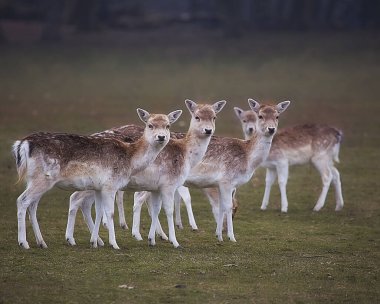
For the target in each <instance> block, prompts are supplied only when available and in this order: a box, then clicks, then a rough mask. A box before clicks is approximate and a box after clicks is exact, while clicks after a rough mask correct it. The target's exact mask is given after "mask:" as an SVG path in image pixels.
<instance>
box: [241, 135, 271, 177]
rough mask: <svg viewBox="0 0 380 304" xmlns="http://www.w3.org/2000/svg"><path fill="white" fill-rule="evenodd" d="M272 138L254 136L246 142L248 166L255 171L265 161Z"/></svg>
mask: <svg viewBox="0 0 380 304" xmlns="http://www.w3.org/2000/svg"><path fill="white" fill-rule="evenodd" d="M272 140H273V136H264V135H261V134H257V133H256V134H255V135H253V136H252V137H251V138H250V139H248V140H247V144H248V151H249V153H248V155H249V156H248V166H249V167H251V168H252V170H255V169H256V168H257V167H258V166H260V164H261V163H262V162H263V161H265V160H266V158H267V157H268V155H269V151H270V148H271V145H272Z"/></svg>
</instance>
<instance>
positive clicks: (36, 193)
mask: <svg viewBox="0 0 380 304" xmlns="http://www.w3.org/2000/svg"><path fill="white" fill-rule="evenodd" d="M37 184H38V185H39V187H38V188H36V187H33V184H28V185H27V188H26V190H25V191H24V192H23V193H22V194H21V195H20V196H19V197H18V198H17V223H18V237H17V238H18V244H19V245H20V246H21V247H22V248H24V249H29V244H28V242H27V240H26V223H25V217H26V211H27V210H28V208H29V206H30V205H33V206H32V210H31V213H30V217H31V222H32V225H33V231H34V233H35V237H36V240H37V244H38V245H40V246H41V245H42V246H43V247H44V246H46V244H45V242H44V240H43V239H42V235H41V232H40V228H39V226H38V222H37V206H38V203H39V201H40V199H41V197H42V195H43V194H44V193H45V192H46V191H48V190H49V189H51V188H52V187H53V185H52V184H46V183H44V182H41V183H37ZM36 232H37V233H36Z"/></svg>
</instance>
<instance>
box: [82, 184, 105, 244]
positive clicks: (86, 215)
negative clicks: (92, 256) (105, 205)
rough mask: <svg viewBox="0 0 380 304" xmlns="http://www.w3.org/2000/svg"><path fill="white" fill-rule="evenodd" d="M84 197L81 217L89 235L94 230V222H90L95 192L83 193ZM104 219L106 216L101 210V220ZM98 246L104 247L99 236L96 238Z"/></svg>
mask: <svg viewBox="0 0 380 304" xmlns="http://www.w3.org/2000/svg"><path fill="white" fill-rule="evenodd" d="M84 195H85V196H83V198H82V203H81V210H82V215H83V219H84V221H85V223H86V225H87V228H88V230H89V231H90V233H92V231H93V230H94V227H95V224H94V221H93V220H92V216H91V208H92V205H93V204H94V202H95V192H94V191H85V192H84ZM104 217H106V215H104V209H103V218H104ZM98 245H99V246H101V247H103V246H104V242H103V240H102V239H101V238H100V236H98Z"/></svg>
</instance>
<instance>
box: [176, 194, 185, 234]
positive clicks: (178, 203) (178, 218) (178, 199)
mask: <svg viewBox="0 0 380 304" xmlns="http://www.w3.org/2000/svg"><path fill="white" fill-rule="evenodd" d="M174 206H175V208H174V209H175V225H176V226H177V228H178V229H183V225H182V219H181V196H180V194H179V192H178V190H177V191H176V192H175V193H174Z"/></svg>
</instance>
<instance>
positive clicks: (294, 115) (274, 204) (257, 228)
mask: <svg viewBox="0 0 380 304" xmlns="http://www.w3.org/2000/svg"><path fill="white" fill-rule="evenodd" d="M376 34H378V33H366V32H357V33H325V34H319V33H301V32H300V33H286V32H283V33H271V32H267V33H260V34H259V33H257V34H254V35H252V36H250V37H246V38H244V39H241V40H224V39H222V38H220V37H218V36H217V35H214V34H211V33H207V32H206V33H205V32H203V33H197V35H192V34H189V33H187V32H184V33H182V32H179V31H174V30H173V32H168V33H165V34H164V35H163V34H162V33H154V32H153V33H148V32H141V33H139V34H129V35H127V36H126V37H123V38H121V39H118V38H117V37H109V36H107V37H101V38H102V41H103V42H101V43H99V42H95V41H93V40H90V41H83V40H84V39H83V40H81V38H80V37H78V38H73V39H71V40H70V41H68V42H67V43H66V44H64V45H54V46H44V45H34V46H30V45H28V46H27V45H18V46H15V45H13V46H3V47H2V48H0V66H1V69H0V177H1V183H0V197H1V199H0V223H1V224H0V240H1V242H0V259H1V264H0V265H1V266H0V267H1V271H0V303H79V302H81V303H88V302H90V301H91V302H92V303H147V302H151V303H206V302H210V303H279V302H285V303H326V302H332V303H376V302H380V288H379V287H380V273H379V270H380V262H379V261H380V205H379V204H380V174H379V172H380V162H379V151H380V150H379V148H380V135H379V134H380V133H379V132H380V119H379V115H380V97H379V96H380V86H379V79H380V41H379V39H378V35H376ZM173 36H175V37H177V38H175V39H173V38H170V37H173ZM195 36H196V37H195ZM248 97H252V98H254V99H257V100H259V101H276V102H277V101H282V100H288V99H289V100H291V101H292V104H291V106H290V108H289V109H288V110H287V112H286V113H284V114H283V115H282V117H281V122H280V126H281V127H284V126H290V125H293V124H297V123H304V122H320V123H329V124H333V125H335V126H337V127H340V128H342V129H343V130H344V141H343V144H342V146H341V153H340V159H341V163H340V164H339V166H338V168H339V170H340V173H341V178H342V184H343V195H344V198H345V206H344V209H343V211H341V212H338V213H337V212H334V207H335V202H334V198H333V191H330V193H329V195H328V198H327V202H326V206H325V207H324V209H322V211H321V212H319V213H315V212H312V208H313V206H314V204H315V202H316V199H317V197H318V195H319V191H320V189H321V182H320V179H319V176H318V174H317V173H316V171H315V170H314V168H312V167H311V166H302V167H294V168H291V170H290V179H289V183H288V198H289V212H288V214H286V215H283V214H280V212H279V209H280V206H279V198H280V197H279V191H278V189H277V188H276V187H274V188H273V192H272V196H271V203H270V205H269V210H268V211H266V212H261V211H260V209H259V207H260V203H261V198H262V195H263V190H264V189H263V186H264V171H263V170H258V172H257V174H256V177H255V178H254V179H253V182H252V183H249V184H246V185H245V186H243V187H241V188H240V190H239V192H238V199H239V202H240V207H239V211H238V214H237V217H236V218H235V221H234V228H235V235H236V238H237V240H238V242H237V243H236V244H235V243H231V242H227V241H226V242H224V243H218V242H217V240H216V238H215V237H214V231H215V224H214V221H213V217H212V214H211V208H210V206H209V204H208V203H207V202H206V200H205V199H204V197H202V195H201V193H200V192H199V191H198V190H194V191H192V195H193V208H194V214H195V217H196V220H197V224H198V227H199V228H200V231H199V232H192V231H191V230H190V228H189V226H188V225H186V224H187V221H186V217H183V219H184V224H185V229H184V230H177V239H178V241H179V242H180V244H181V245H182V246H183V247H184V249H182V250H176V249H174V248H173V247H172V246H171V245H170V244H169V243H167V242H164V241H159V242H158V243H157V246H156V247H154V248H150V247H148V245H147V240H146V236H147V233H148V228H149V223H150V221H149V218H148V216H147V212H144V216H143V218H142V225H143V229H142V234H143V237H145V240H144V241H142V242H137V241H135V240H134V239H133V238H132V237H131V235H130V231H127V232H125V231H123V230H121V228H119V227H117V228H116V234H117V239H118V244H119V246H120V247H121V248H122V249H121V250H120V251H115V250H112V249H110V248H109V247H104V248H99V249H91V248H90V246H89V233H88V232H87V228H86V226H85V223H84V221H83V220H82V218H81V216H80V215H79V214H78V218H77V226H76V241H77V244H78V246H77V247H69V246H68V245H66V242H65V238H64V233H65V226H66V220H67V211H68V198H69V195H70V193H69V192H65V191H61V190H52V191H51V192H49V193H48V194H47V195H46V196H44V197H43V198H42V200H41V203H40V208H39V211H38V217H39V222H40V226H41V231H42V233H43V235H44V239H45V241H46V242H47V245H48V246H49V248H48V249H46V250H42V249H39V248H36V245H35V242H34V236H33V231H32V229H31V225H30V224H29V223H28V225H27V232H28V235H27V238H28V241H29V244H30V245H31V249H30V250H27V251H25V250H21V249H20V248H19V247H18V245H17V218H16V198H17V197H18V195H19V194H20V193H21V192H22V191H23V186H22V185H15V181H16V180H17V177H16V169H15V165H14V160H13V159H12V156H11V153H10V147H11V145H12V143H13V141H14V140H15V139H18V138H20V137H22V136H24V135H27V134H29V133H31V132H33V131H38V130H46V131H66V132H75V133H81V134H88V133H92V132H95V131H99V130H103V129H106V128H109V127H113V126H119V125H123V124H126V123H131V122H132V123H138V118H137V115H136V111H135V108H136V107H143V108H144V109H147V110H149V111H152V112H166V113H168V112H170V111H172V110H175V109H183V110H184V114H183V116H182V118H181V121H180V122H179V123H177V124H176V126H173V130H178V131H185V130H186V128H187V125H188V121H189V115H188V113H187V112H186V110H185V106H184V103H183V101H184V99H185V98H190V99H193V100H196V101H206V102H214V101H216V100H220V99H226V100H227V101H228V104H227V106H226V107H225V109H223V111H222V112H221V113H220V115H219V117H218V120H217V134H218V135H228V136H238V137H241V130H240V126H239V124H238V121H237V119H236V118H235V116H234V113H233V106H239V107H241V108H244V109H246V108H248V105H247V98H248ZM125 208H126V213H127V222H128V224H129V225H131V219H132V216H131V213H132V201H131V195H128V198H127V202H126V203H125ZM183 215H184V210H183ZM162 218H164V217H162ZM163 223H164V220H163ZM165 223H166V222H165ZM164 227H166V224H165V225H164ZM101 235H102V237H103V239H107V232H106V231H105V230H104V229H103V230H102V231H101ZM123 285H124V287H126V286H128V287H129V288H128V287H127V288H122V287H123Z"/></svg>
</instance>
